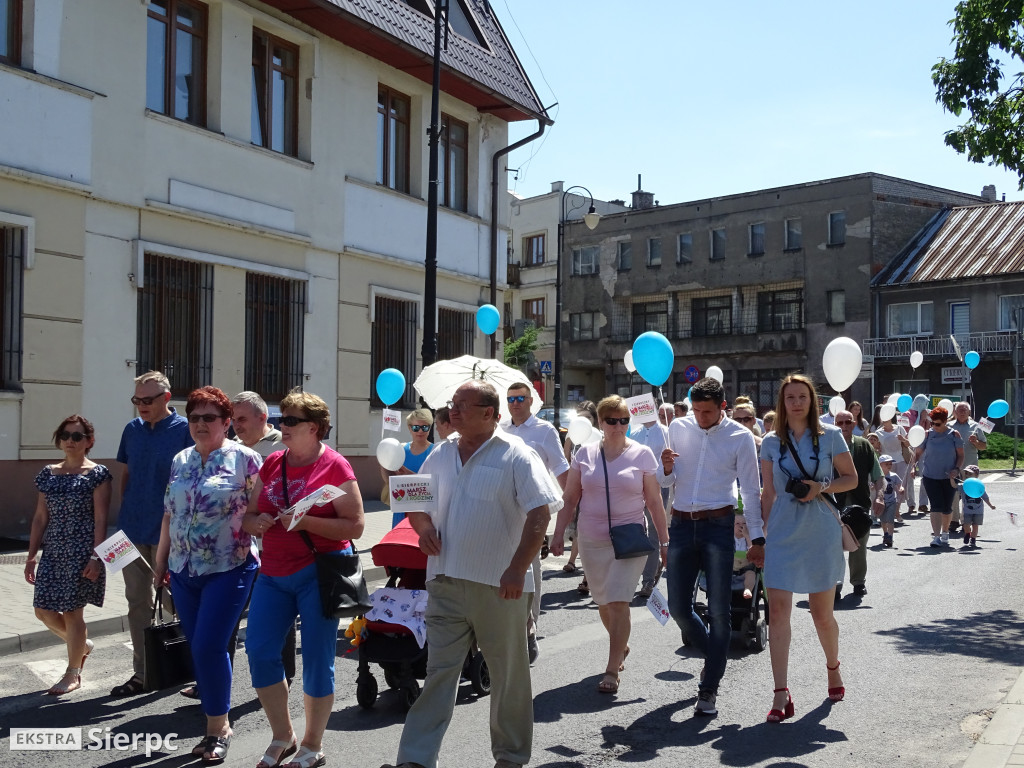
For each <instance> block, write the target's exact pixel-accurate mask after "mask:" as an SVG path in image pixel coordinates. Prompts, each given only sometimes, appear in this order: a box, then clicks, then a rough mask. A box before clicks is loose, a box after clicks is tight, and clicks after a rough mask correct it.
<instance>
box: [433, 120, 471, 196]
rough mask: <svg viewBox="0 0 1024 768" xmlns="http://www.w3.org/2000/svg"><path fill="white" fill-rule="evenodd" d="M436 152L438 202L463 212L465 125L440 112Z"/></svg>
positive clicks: (466, 159)
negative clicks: (437, 154) (439, 128)
mask: <svg viewBox="0 0 1024 768" xmlns="http://www.w3.org/2000/svg"><path fill="white" fill-rule="evenodd" d="M438 152H439V157H438V166H437V169H438V173H439V175H440V178H439V179H438V181H439V184H440V186H439V187H438V191H439V192H440V193H441V195H440V200H439V202H440V203H441V205H443V206H445V207H446V208H451V209H453V210H456V211H462V212H465V211H467V210H468V203H469V193H468V189H469V126H468V125H467V124H466V123H464V122H462V121H461V120H456V119H455V118H454V117H452V116H450V115H445V114H442V115H441V142H440V144H439V145H438Z"/></svg>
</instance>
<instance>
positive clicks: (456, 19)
mask: <svg viewBox="0 0 1024 768" xmlns="http://www.w3.org/2000/svg"><path fill="white" fill-rule="evenodd" d="M448 23H449V24H451V27H452V29H453V30H454V31H455V34H457V35H461V36H462V37H464V38H466V39H467V40H472V41H473V42H474V43H476V44H477V45H479V46H482V47H486V46H484V39H483V36H482V35H481V34H480V31H479V30H478V29H477V26H476V21H475V19H473V16H472V14H471V13H470V12H469V11H468V10H467V9H466V7H465V6H464V5H463V4H462V0H448Z"/></svg>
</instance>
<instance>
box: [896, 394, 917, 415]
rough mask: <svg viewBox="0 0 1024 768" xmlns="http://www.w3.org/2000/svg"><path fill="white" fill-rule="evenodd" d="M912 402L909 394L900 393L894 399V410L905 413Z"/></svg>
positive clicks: (912, 399)
mask: <svg viewBox="0 0 1024 768" xmlns="http://www.w3.org/2000/svg"><path fill="white" fill-rule="evenodd" d="M913 404H914V398H912V397H911V396H910V395H900V396H899V398H897V400H896V410H897V411H899V412H900V413H906V412H907V411H909V410H910V406H912V405H913Z"/></svg>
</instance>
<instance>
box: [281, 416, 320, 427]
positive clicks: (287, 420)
mask: <svg viewBox="0 0 1024 768" xmlns="http://www.w3.org/2000/svg"><path fill="white" fill-rule="evenodd" d="M311 421H313V420H312V419H300V418H299V417H298V416H285V417H284V418H283V419H281V423H282V424H284V425H285V426H286V427H297V426H298V425H299V424H308V423H309V422H311Z"/></svg>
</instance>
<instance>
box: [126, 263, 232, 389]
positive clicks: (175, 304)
mask: <svg viewBox="0 0 1024 768" xmlns="http://www.w3.org/2000/svg"><path fill="white" fill-rule="evenodd" d="M138 293H139V298H138V352H137V355H136V359H137V364H136V370H137V371H162V372H163V373H164V375H166V376H167V378H169V379H170V380H171V392H172V393H173V394H174V395H175V396H176V397H185V396H187V395H188V393H189V392H191V391H192V390H193V389H197V388H198V387H205V386H206V385H207V384H209V383H210V380H211V377H212V371H213V265H212V264H203V263H201V262H198V261H186V260H184V259H172V258H170V257H167V256H158V255H156V254H153V253H147V254H146V256H145V267H144V273H143V280H142V287H141V288H139V292H138Z"/></svg>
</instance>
